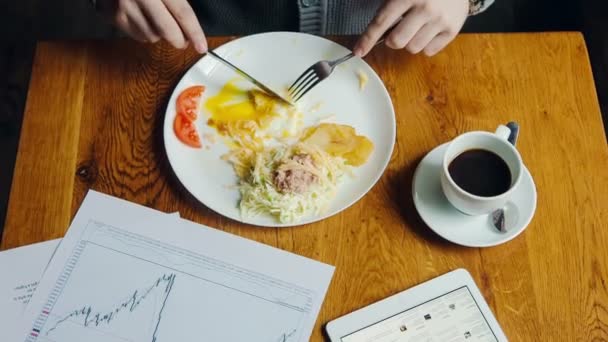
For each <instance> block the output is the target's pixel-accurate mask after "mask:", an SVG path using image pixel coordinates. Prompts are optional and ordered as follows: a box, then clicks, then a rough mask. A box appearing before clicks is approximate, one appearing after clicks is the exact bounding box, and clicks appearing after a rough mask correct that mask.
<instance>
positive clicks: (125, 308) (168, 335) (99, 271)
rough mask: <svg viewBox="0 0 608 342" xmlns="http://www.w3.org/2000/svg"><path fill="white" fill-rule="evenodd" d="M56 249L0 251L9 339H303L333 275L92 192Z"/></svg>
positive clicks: (0, 309) (0, 310) (2, 310)
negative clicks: (16, 319) (21, 312)
mask: <svg viewBox="0 0 608 342" xmlns="http://www.w3.org/2000/svg"><path fill="white" fill-rule="evenodd" d="M57 244H58V241H57V240H55V241H52V242H48V243H43V244H38V245H33V246H30V247H25V248H20V249H16V250H12V251H7V252H3V253H0V272H2V274H3V277H2V280H1V281H0V283H1V286H0V291H1V292H0V295H1V296H2V298H0V303H2V301H5V302H6V304H7V305H2V306H0V319H1V320H0V330H1V331H3V332H7V331H8V332H14V334H12V336H13V338H12V340H15V341H62V342H63V341H65V342H70V341H78V342H80V341H90V342H96V341H104V342H107V341H152V342H154V341H271V342H274V341H285V342H286V341H307V340H308V339H309V338H310V334H311V332H312V328H313V327H314V324H315V321H316V318H317V315H318V313H319V310H320V307H321V303H322V302H323V299H324V297H325V293H326V291H327V288H328V286H329V283H330V281H331V277H332V274H333V270H334V268H333V267H332V266H329V265H325V264H322V263H319V262H316V261H313V260H310V259H306V258H304V257H301V256H298V255H295V254H291V253H287V252H285V251H282V250H279V249H276V248H272V247H269V246H266V245H263V244H260V243H257V242H254V241H250V240H246V239H243V238H240V237H238V236H234V235H230V234H227V233H224V232H221V231H218V230H215V229H211V228H208V227H204V226H201V225H198V224H195V223H192V222H189V221H185V220H181V219H179V217H176V216H173V215H167V214H164V213H160V212H157V211H155V210H152V209H149V208H146V207H142V206H139V205H136V204H133V203H129V202H126V201H123V200H119V199H116V198H112V197H109V196H106V195H103V194H100V193H97V192H93V191H91V192H90V193H89V194H88V195H87V197H86V199H85V201H84V202H83V204H82V206H81V208H80V210H79V211H78V213H77V215H76V217H75V218H74V221H73V222H72V225H71V226H70V229H69V230H68V233H67V234H66V236H65V238H64V239H63V241H61V243H60V244H59V246H58V247H56V246H57ZM55 248H56V250H55ZM53 252H54V255H53ZM51 257H52V258H51ZM49 258H51V261H50V262H48V260H49ZM47 263H48V267H46V271H44V268H45V266H47ZM7 265H11V268H10V269H7V270H4V268H6V267H7ZM5 272H8V273H5ZM43 272H44V275H43V276H42V279H41V280H40V282H39V284H38V286H37V289H36V290H35V292H33V296H31V295H32V291H33V289H34V287H35V286H36V284H35V283H36V281H37V279H38V278H39V277H40V275H41V274H42V273H43ZM21 285H23V286H21ZM29 296H31V299H30V300H29V304H27V308H25V312H24V313H23V315H22V316H21V317H20V319H19V322H20V324H18V325H15V318H16V317H19V312H20V311H23V308H24V305H25V304H24V303H25V302H27V299H28V297H29ZM3 304H5V303H3ZM7 317H8V318H7ZM11 318H12V321H11ZM7 322H12V323H9V325H7V326H4V324H5V323H7ZM16 326H18V327H19V328H18V329H17V328H15V327H16Z"/></svg>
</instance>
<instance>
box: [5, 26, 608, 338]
mask: <svg viewBox="0 0 608 342" xmlns="http://www.w3.org/2000/svg"><path fill="white" fill-rule="evenodd" d="M229 39H231V38H215V39H212V40H211V41H210V43H211V46H217V45H219V44H221V43H223V42H226V41H228V40H229ZM339 41H340V42H342V43H344V44H349V43H350V41H351V40H350V39H348V38H344V39H341V40H339ZM197 59H198V56H196V55H195V54H194V53H193V51H191V50H188V51H185V52H184V51H177V50H173V49H171V48H169V47H168V46H166V45H155V46H144V45H137V44H135V43H133V42H130V41H115V42H72V43H40V44H39V45H38V48H37V52H36V59H35V63H34V68H33V73H32V81H31V86H30V91H29V95H28V101H27V105H26V112H25V118H24V123H23V128H22V135H21V142H20V146H19V152H18V157H17V163H16V168H15V176H14V181H13V186H12V189H11V197H10V203H9V211H8V214H7V219H6V224H5V232H4V236H3V240H2V248H3V249H6V248H11V247H16V246H20V245H24V244H29V243H33V242H37V241H42V240H48V239H51V238H56V237H61V236H62V235H63V234H64V232H65V230H66V229H67V227H68V225H69V222H70V220H71V218H72V216H73V214H74V213H75V211H76V210H77V209H78V207H79V205H80V203H81V201H82V199H83V197H84V195H85V193H86V191H87V190H88V189H95V190H99V191H102V192H105V193H108V194H111V195H115V196H119V197H122V198H124V199H127V200H130V201H134V202H137V203H141V204H144V205H147V206H150V207H154V208H157V209H159V210H162V211H166V212H172V211H179V212H180V213H181V215H182V216H183V217H185V218H187V219H190V220H193V221H196V222H199V223H203V224H206V225H210V226H213V227H217V228H219V229H222V230H224V231H227V232H230V233H234V234H238V235H241V236H244V237H246V238H250V239H254V240H257V241H260V242H263V243H266V244H269V245H272V246H276V247H279V248H282V249H284V250H287V251H290V252H294V253H297V254H301V255H304V256H306V257H310V258H313V259H316V260H320V261H322V262H326V263H329V264H332V265H336V273H335V276H334V278H333V280H332V284H331V287H330V290H329V292H328V294H327V297H326V299H325V302H324V304H323V307H322V311H321V314H320V316H319V318H318V320H317V326H316V328H315V330H314V333H313V338H312V340H314V341H320V340H322V339H323V333H322V331H323V330H322V327H323V325H324V324H325V323H327V322H328V321H330V320H332V319H334V318H336V317H339V316H341V315H343V314H346V313H348V312H350V311H352V310H355V309H357V308H360V307H362V306H365V305H367V304H370V303H372V302H374V301H377V300H379V299H382V298H385V297H387V296H389V295H391V294H394V293H397V292H399V291H401V290H404V289H406V288H408V287H411V286H413V285H415V284H418V283H420V282H423V281H425V280H428V279H430V278H433V277H436V276H438V275H440V274H442V273H445V272H448V271H450V270H453V269H455V268H459V267H464V268H466V269H467V270H469V271H470V272H471V274H472V275H473V277H474V278H475V280H476V282H477V284H478V285H479V287H480V288H481V290H482V292H483V294H484V296H485V298H486V299H487V301H488V303H489V304H490V306H491V308H492V309H493V311H494V313H495V314H496V316H497V318H498V320H499V322H500V323H501V325H502V327H503V329H504V330H505V332H506V334H507V336H508V337H509V338H510V340H512V341H605V340H608V288H607V283H606V281H607V280H608V249H607V247H606V246H608V229H606V228H607V223H606V222H608V204H607V203H608V172H607V171H606V170H608V149H607V144H606V139H605V136H604V132H603V128H602V127H603V126H602V122H601V117H600V112H599V108H598V102H597V97H596V93H595V90H594V86H593V79H592V76H591V70H590V66H589V61H588V57H587V50H586V47H585V44H584V41H583V38H582V36H581V35H580V34H577V33H551V34H487V35H461V36H460V37H459V38H458V39H457V40H456V41H455V42H454V43H453V44H452V45H451V46H450V47H449V48H448V49H447V50H445V51H444V52H442V53H441V54H439V55H437V56H436V57H433V58H426V57H423V56H410V55H408V54H407V53H404V52H402V51H391V50H388V49H384V48H379V49H376V50H375V51H374V52H373V54H372V55H371V56H369V57H368V58H367V60H368V62H369V63H370V64H371V65H372V67H373V68H374V69H375V70H376V71H377V72H378V73H379V75H380V76H381V78H382V79H383V80H384V82H385V84H386V86H387V88H388V90H389V92H390V94H391V97H392V100H393V103H394V105H395V109H396V113H397V124H398V138H397V141H396V145H395V151H394V154H393V156H392V159H391V163H390V165H389V167H388V169H387V170H386V172H385V174H384V176H383V177H382V178H381V180H380V181H379V183H378V184H377V185H376V186H375V187H374V188H373V190H372V191H371V192H370V193H369V194H368V195H367V196H365V197H364V198H363V199H362V200H361V201H359V202H358V203H357V204H355V205H354V206H353V207H351V208H350V209H348V210H346V211H344V212H343V213H341V214H339V215H336V216H334V217H331V218H329V219H327V220H324V221H322V222H319V223H316V224H311V225H308V226H303V227H297V228H290V229H259V228H255V227H251V226H246V225H243V224H239V223H236V222H233V221H230V220H228V219H225V218H222V217H220V216H219V215H217V214H215V213H213V212H211V211H210V210H209V209H207V208H205V207H203V206H202V205H200V204H199V203H197V201H196V200H194V199H193V197H191V196H190V195H189V194H188V193H187V192H186V191H185V190H184V189H183V188H182V187H181V185H180V184H179V182H178V181H177V180H176V178H175V176H174V175H173V174H172V172H171V170H170V166H169V165H168V162H167V159H166V156H165V155H164V152H163V147H162V136H161V131H162V129H161V127H162V119H163V114H164V110H165V106H166V104H167V101H168V97H169V95H170V93H171V91H172V88H173V87H174V85H175V84H176V83H177V81H178V79H179V78H180V76H181V75H182V74H183V73H184V72H185V71H186V70H187V69H188V67H189V66H190V65H192V64H193V63H194V62H195V61H196V60H197ZM510 120H516V121H518V122H519V123H520V124H521V126H522V132H521V136H520V142H519V144H518V146H519V149H520V151H521V153H522V156H523V158H524V161H525V163H526V164H527V166H528V168H529V169H530V171H531V173H532V175H533V177H534V179H535V181H536V186H537V189H538V194H539V197H538V209H537V212H536V216H535V218H534V220H533V221H532V223H531V225H530V226H529V228H528V229H527V230H526V231H525V233H523V235H521V236H520V237H518V238H517V239H515V240H513V241H511V242H509V243H507V244H504V245H501V246H498V247H493V248H486V249H475V248H465V247H460V246H456V245H453V244H451V243H448V242H446V241H444V240H442V239H441V238H439V237H437V236H436V235H434V234H433V233H431V232H430V230H429V229H428V228H427V227H426V226H425V225H424V224H423V223H422V221H421V219H420V218H419V216H418V215H417V213H416V211H415V209H414V206H413V203H412V198H411V185H412V175H413V172H414V169H415V167H416V165H417V163H418V162H419V161H420V160H421V158H422V157H423V156H424V155H425V154H426V153H427V152H429V151H430V150H431V149H432V148H433V147H435V146H437V145H439V144H441V143H443V142H446V141H449V140H450V139H452V138H453V137H455V136H456V135H458V134H460V133H463V132H466V131H469V130H479V129H481V130H493V129H494V128H495V127H496V126H497V125H498V124H500V123H504V122H507V121H510Z"/></svg>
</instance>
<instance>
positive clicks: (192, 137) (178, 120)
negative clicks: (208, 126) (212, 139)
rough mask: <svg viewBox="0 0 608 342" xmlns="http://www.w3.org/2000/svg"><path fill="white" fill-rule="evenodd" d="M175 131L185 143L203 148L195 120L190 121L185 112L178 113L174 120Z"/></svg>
mask: <svg viewBox="0 0 608 342" xmlns="http://www.w3.org/2000/svg"><path fill="white" fill-rule="evenodd" d="M173 131H174V132H175V135H176V136H177V138H178V139H179V140H180V141H181V142H183V143H184V144H186V145H188V146H190V147H194V148H201V147H202V144H201V138H200V137H199V135H198V132H197V131H196V127H195V126H194V122H192V121H190V119H189V118H188V117H186V116H185V115H183V114H177V115H176V116H175V120H174V121H173Z"/></svg>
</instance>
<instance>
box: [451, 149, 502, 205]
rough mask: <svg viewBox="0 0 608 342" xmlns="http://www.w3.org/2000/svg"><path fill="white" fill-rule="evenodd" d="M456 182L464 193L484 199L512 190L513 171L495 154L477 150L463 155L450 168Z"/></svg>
mask: <svg viewBox="0 0 608 342" xmlns="http://www.w3.org/2000/svg"><path fill="white" fill-rule="evenodd" d="M448 171H449V172H450V176H451V177H452V179H453V180H454V182H455V183H456V184H457V185H458V186H459V187H460V188H461V189H462V190H464V191H466V192H468V193H470V194H473V195H477V196H483V197H492V196H498V195H500V194H503V193H505V192H507V190H509V188H511V170H509V166H508V165H507V163H506V162H505V161H504V160H503V159H502V158H500V157H499V156H498V155H496V154H495V153H493V152H490V151H486V150H482V149H475V150H468V151H465V152H463V153H461V154H460V155H459V156H458V157H456V158H454V160H452V162H451V163H450V165H449V166H448Z"/></svg>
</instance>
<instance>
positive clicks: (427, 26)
mask: <svg viewBox="0 0 608 342" xmlns="http://www.w3.org/2000/svg"><path fill="white" fill-rule="evenodd" d="M468 13H469V0H386V2H385V3H384V5H383V6H382V7H381V8H380V10H379V11H378V13H377V14H376V17H375V18H374V20H373V21H372V23H371V24H370V25H369V26H368V27H367V30H366V31H365V32H364V33H363V35H362V36H361V38H359V41H358V42H357V44H356V45H355V49H354V51H355V54H356V55H357V56H359V57H362V56H365V55H367V54H368V53H369V51H370V50H371V49H372V48H373V47H374V45H375V44H376V42H378V40H379V39H380V38H381V37H382V35H384V34H385V32H387V31H388V30H389V29H390V28H391V27H392V26H393V25H394V24H395V23H396V22H397V21H398V20H399V18H400V17H402V19H401V20H400V21H399V22H398V23H397V24H396V26H395V28H394V29H392V31H391V32H390V33H388V36H387V37H386V45H387V46H388V47H390V48H393V49H403V48H406V49H407V50H408V51H409V52H411V53H414V54H416V53H419V52H421V51H424V53H425V54H426V55H427V56H432V55H434V54H436V53H437V52H439V51H440V50H441V49H443V48H444V47H446V46H447V45H448V44H449V43H450V42H451V41H452V40H453V39H454V38H455V37H456V35H457V34H458V32H459V31H460V29H461V28H462V25H464V22H465V20H466V19H467V16H468Z"/></svg>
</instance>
